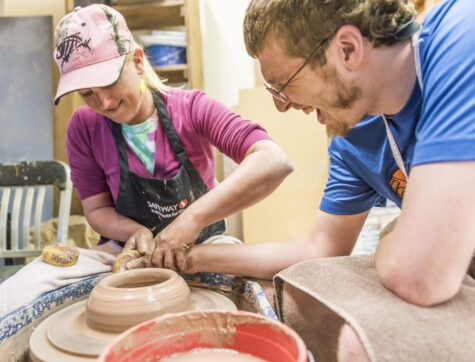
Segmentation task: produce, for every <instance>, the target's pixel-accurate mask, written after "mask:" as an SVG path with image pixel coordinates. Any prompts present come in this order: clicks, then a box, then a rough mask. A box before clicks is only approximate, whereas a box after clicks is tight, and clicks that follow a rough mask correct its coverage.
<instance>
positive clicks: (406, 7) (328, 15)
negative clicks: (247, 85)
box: [244, 0, 415, 65]
mask: <svg viewBox="0 0 475 362" xmlns="http://www.w3.org/2000/svg"><path fill="white" fill-rule="evenodd" d="M414 15H415V9H414V5H413V4H412V2H411V1H410V0H251V2H250V4H249V6H248V8H247V11H246V16H245V18H244V41H245V44H246V48H247V51H248V53H249V54H250V55H251V56H252V57H255V58H257V57H258V55H259V53H260V52H261V51H262V49H263V48H264V46H265V42H266V41H267V40H268V38H269V37H272V38H274V39H278V40H279V42H280V44H281V45H282V46H283V49H284V51H285V52H286V54H287V55H288V56H292V57H301V58H305V57H307V56H308V55H309V54H310V53H311V52H312V51H313V50H314V49H315V47H316V46H317V45H318V44H320V43H323V44H324V46H322V49H321V50H320V52H319V53H317V54H316V55H315V57H314V59H313V60H312V61H311V64H313V65H315V64H320V65H323V64H325V62H326V59H325V52H324V50H325V49H326V48H327V46H328V44H329V41H328V40H330V39H331V38H332V36H333V35H334V34H335V32H336V31H337V30H338V29H339V28H340V27H341V26H342V25H345V24H350V25H353V26H356V27H357V28H358V29H359V30H360V32H361V34H362V35H363V36H364V37H366V38H368V39H369V41H370V42H371V43H372V44H373V46H374V47H379V46H382V45H392V44H394V43H396V42H397V41H398V40H397V39H396V38H395V37H394V36H393V35H394V34H395V33H396V32H397V31H398V29H400V28H401V27H402V26H403V25H404V24H407V23H408V22H410V21H411V20H412V19H413V17H414ZM325 42H326V44H325Z"/></svg>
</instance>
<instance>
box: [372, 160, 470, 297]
mask: <svg viewBox="0 0 475 362" xmlns="http://www.w3.org/2000/svg"><path fill="white" fill-rule="evenodd" d="M474 248H475V162H457V163H433V164H426V165H422V166H416V167H414V168H413V169H412V170H411V175H410V178H409V182H408V187H407V189H406V193H405V195H404V203H403V207H402V213H401V216H400V217H399V219H398V222H397V224H396V226H395V228H394V230H393V232H392V233H390V234H388V235H387V236H385V237H384V238H383V239H382V240H381V242H380V244H379V246H378V249H377V252H376V268H377V271H378V275H379V277H380V279H381V282H382V283H383V284H384V285H385V286H386V287H387V288H388V289H389V290H391V291H392V292H394V293H395V294H397V295H399V296H400V297H401V298H402V299H405V300H406V301H408V302H410V303H413V304H417V305H420V306H431V305H434V304H438V303H442V302H444V301H446V300H448V299H450V298H452V297H453V296H454V295H455V294H456V293H457V292H458V290H459V288H460V285H461V283H462V280H463V278H464V276H465V274H466V272H467V269H468V266H469V264H470V260H471V258H472V255H473V252H474Z"/></svg>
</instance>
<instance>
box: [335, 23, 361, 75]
mask: <svg viewBox="0 0 475 362" xmlns="http://www.w3.org/2000/svg"><path fill="white" fill-rule="evenodd" d="M334 43H335V44H336V47H337V50H336V51H337V55H338V58H339V60H340V62H341V63H342V64H343V65H344V66H345V67H346V68H347V69H349V70H356V69H358V68H359V67H360V66H361V65H362V63H363V60H364V55H365V54H364V52H365V47H364V43H365V41H364V37H363V35H362V34H361V32H360V30H359V29H358V28H357V27H356V26H353V25H343V26H341V27H340V28H339V29H338V31H337V32H336V34H335V36H334Z"/></svg>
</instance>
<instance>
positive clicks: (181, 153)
mask: <svg viewBox="0 0 475 362" xmlns="http://www.w3.org/2000/svg"><path fill="white" fill-rule="evenodd" d="M152 95H153V101H154V103H155V107H156V108H157V110H158V115H159V121H160V122H162V125H163V129H164V131H165V134H166V135H167V138H168V141H169V142H170V146H171V148H172V150H173V152H174V153H175V155H176V157H178V160H179V161H180V163H181V164H182V165H183V166H184V167H185V169H186V172H188V175H189V176H190V178H191V180H192V182H193V183H195V184H196V185H199V186H200V188H202V189H203V190H206V191H207V190H208V187H207V186H206V184H205V182H204V181H203V179H202V178H201V176H200V174H199V173H198V171H196V169H195V167H194V166H193V164H192V163H191V161H190V159H189V157H188V154H187V153H186V151H185V147H184V146H183V143H182V142H181V140H180V137H178V134H177V133H176V131H175V128H174V127H173V123H172V122H171V120H170V116H169V114H168V111H167V108H166V106H165V103H163V100H162V98H161V97H160V96H159V95H158V94H157V93H156V92H152Z"/></svg>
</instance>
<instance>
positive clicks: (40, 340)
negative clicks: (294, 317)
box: [30, 288, 237, 361]
mask: <svg viewBox="0 0 475 362" xmlns="http://www.w3.org/2000/svg"><path fill="white" fill-rule="evenodd" d="M190 291H191V301H192V304H193V309H194V310H206V309H220V310H228V311H236V310H237V308H236V305H235V304H234V303H233V302H232V301H231V300H230V299H229V298H227V297H225V296H224V295H222V294H220V293H218V292H214V291H211V290H208V289H203V288H190ZM86 302H87V301H86V300H84V301H81V302H78V303H75V304H73V305H71V306H69V307H66V308H64V309H62V310H60V311H59V312H57V313H55V314H53V315H52V316H50V317H48V318H47V319H46V320H44V321H43V322H42V323H41V324H40V325H39V326H38V328H36V330H35V331H34V332H33V334H32V336H31V338H30V353H31V354H32V355H33V356H35V357H36V360H40V361H53V360H68V359H67V358H69V360H71V357H72V356H75V359H74V361H76V360H77V361H91V360H94V358H93V357H97V356H98V355H99V354H100V353H101V352H102V351H103V350H104V349H105V348H106V346H107V345H108V344H109V342H110V341H111V340H112V339H113V338H114V337H116V336H117V335H118V334H119V333H106V332H102V331H99V330H96V329H92V328H90V327H89V326H88V325H87V323H86V317H85V311H86ZM53 356H58V358H54V357H53ZM71 361H72V360H71Z"/></svg>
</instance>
